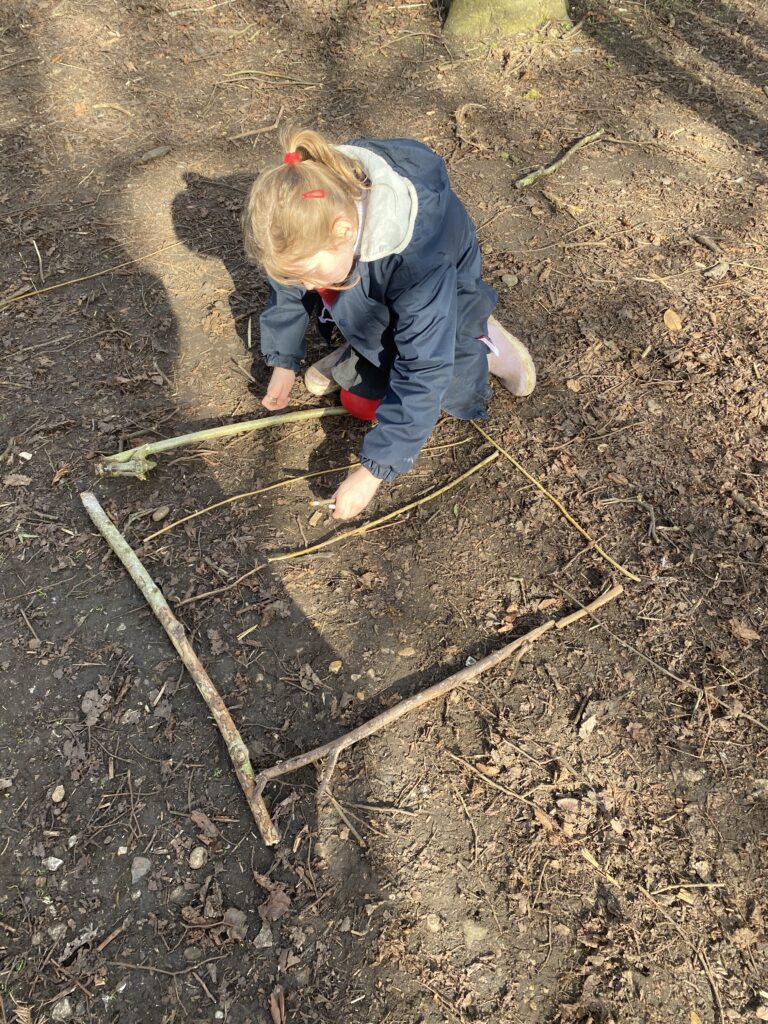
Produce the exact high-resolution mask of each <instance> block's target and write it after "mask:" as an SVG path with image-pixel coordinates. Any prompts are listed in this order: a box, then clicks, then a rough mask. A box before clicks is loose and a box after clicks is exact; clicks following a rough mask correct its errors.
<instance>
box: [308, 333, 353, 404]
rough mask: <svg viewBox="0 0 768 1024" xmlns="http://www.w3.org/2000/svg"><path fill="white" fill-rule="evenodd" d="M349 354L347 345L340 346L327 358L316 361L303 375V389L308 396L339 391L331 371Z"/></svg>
mask: <svg viewBox="0 0 768 1024" xmlns="http://www.w3.org/2000/svg"><path fill="white" fill-rule="evenodd" d="M347 352H349V345H340V346H339V347H338V348H335V349H334V350H333V352H329V353H328V355H327V356H323V358H322V359H318V361H317V362H316V363H313V364H312V365H311V366H310V368H309V369H308V370H307V372H306V373H305V374H304V387H305V388H306V389H307V391H308V392H309V393H310V395H332V394H333V392H334V391H338V390H339V385H338V384H337V383H336V381H335V380H334V379H333V377H332V376H331V370H332V369H333V368H334V366H336V364H337V363H340V362H341V360H342V359H343V358H344V356H345V355H346V354H347Z"/></svg>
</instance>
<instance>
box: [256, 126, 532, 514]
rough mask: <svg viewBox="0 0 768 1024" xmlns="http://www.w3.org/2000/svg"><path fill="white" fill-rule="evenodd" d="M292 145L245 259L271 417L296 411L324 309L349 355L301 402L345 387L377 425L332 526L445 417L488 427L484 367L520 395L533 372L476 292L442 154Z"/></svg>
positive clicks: (468, 245) (331, 365) (471, 232)
mask: <svg viewBox="0 0 768 1024" xmlns="http://www.w3.org/2000/svg"><path fill="white" fill-rule="evenodd" d="M282 143H283V147H284V150H285V155H284V157H283V160H282V163H280V164H278V165H277V166H275V167H272V168H271V169H269V170H266V171H264V172H262V174H260V175H259V177H258V178H257V180H256V181H255V183H254V185H253V187H252V189H251V192H250V194H249V196H248V200H247V202H246V207H245V211H244V218H243V225H244V240H245V250H246V254H247V255H248V257H249V258H250V259H251V260H252V261H253V262H255V263H258V264H260V265H261V267H262V268H263V269H264V271H265V272H266V274H267V277H268V279H269V286H270V295H269V301H268V303H267V306H266V308H265V309H264V312H263V313H262V314H261V321H260V323H261V349H262V353H263V355H264V359H265V360H266V363H267V365H268V366H271V367H273V369H272V376H271V379H270V382H269V387H268V389H267V394H266V396H265V398H264V399H263V404H264V405H265V406H266V408H267V409H282V408H283V407H284V406H286V405H287V404H288V401H289V396H290V391H291V388H292V386H293V383H294V380H295V377H296V372H297V371H298V370H299V367H300V365H301V361H302V359H303V358H304V356H305V354H306V342H305V339H304V335H305V331H306V328H307V324H308V322H309V316H310V314H311V313H312V312H313V311H316V310H317V309H318V308H319V307H320V302H319V300H321V302H322V308H321V309H320V315H319V321H320V323H321V324H323V323H325V324H327V323H329V322H330V321H332V322H333V324H335V326H336V327H337V328H338V330H339V332H340V334H341V335H342V337H343V338H344V339H345V341H346V344H345V345H343V346H341V347H340V348H337V349H336V350H335V351H332V352H330V353H329V354H328V355H327V356H325V357H324V358H323V359H321V360H320V361H319V362H317V363H315V364H314V366H311V367H310V368H309V369H308V370H307V372H306V374H305V377H304V383H305V385H306V387H307V390H309V391H310V392H311V393H312V394H313V395H325V394H330V393H331V392H332V391H335V390H338V389H339V388H340V389H341V401H342V404H343V405H345V407H346V408H347V409H348V410H349V411H350V412H351V413H352V414H353V415H357V416H359V417H360V418H361V419H373V418H374V415H375V418H376V421H377V422H376V425H375V426H374V427H373V428H372V429H371V430H369V431H368V432H367V434H366V435H365V438H364V440H363V444H362V448H361V451H360V466H359V468H357V469H355V470H353V471H352V472H351V473H350V475H349V476H348V477H347V478H346V480H345V481H344V482H343V483H342V484H341V486H340V487H339V488H338V490H337V491H336V493H335V495H334V497H333V499H332V500H333V501H335V504H336V508H335V511H334V517H335V518H336V519H351V518H353V517H354V516H356V515H358V514H359V513H360V512H362V510H363V509H364V508H365V507H366V505H368V503H369V502H370V501H371V499H372V498H373V496H374V495H375V494H376V491H377V490H378V488H379V486H380V485H381V483H382V481H385V480H393V479H394V478H395V477H396V476H398V475H399V474H400V473H404V472H406V471H407V470H408V469H409V468H410V467H411V466H412V465H413V463H414V462H415V460H416V457H417V456H418V454H419V452H420V451H421V448H422V446H423V445H424V443H425V441H426V440H427V438H428V437H429V435H430V434H431V432H432V430H433V428H434V426H435V424H436V423H437V420H438V417H439V415H440V411H441V409H444V410H445V411H446V412H447V413H449V414H450V415H451V416H456V417H457V418H459V419H484V418H485V401H486V400H487V399H488V398H489V396H490V388H489V384H488V372H489V370H490V372H491V373H493V374H494V375H495V376H497V377H498V378H499V380H500V381H501V383H502V384H503V386H504V387H505V388H507V390H508V391H510V392H512V394H514V395H518V396H521V397H522V396H525V395H529V394H530V393H531V391H533V389H534V387H535V384H536V371H535V368H534V365H533V361H532V359H531V356H530V354H529V352H528V350H527V349H526V348H525V346H524V345H523V344H522V342H521V341H519V340H518V339H517V338H516V337H514V335H512V334H510V333H509V332H508V331H506V330H505V329H504V328H503V327H502V326H501V324H499V323H498V322H497V321H496V320H494V319H493V317H491V315H490V314H491V311H492V310H493V308H494V306H495V304H496V293H495V291H494V290H493V289H492V288H490V287H489V286H488V285H487V284H485V283H484V282H483V281H482V278H481V268H480V250H479V247H478V244H477V237H476V234H475V228H474V225H473V224H472V221H471V220H470V218H469V215H468V214H467V211H466V210H465V209H464V207H463V206H462V204H461V202H460V201H459V199H458V198H457V196H456V195H455V194H454V192H453V191H452V190H451V186H450V182H449V181H448V175H447V172H446V168H445V165H444V163H443V161H442V160H441V159H440V157H438V156H437V155H436V154H435V153H433V152H432V151H431V150H430V149H428V148H427V147H426V146H424V145H422V144H421V143H419V142H415V141H412V140H410V139H355V140H354V141H352V142H351V143H349V144H347V145H343V146H333V145H331V144H330V143H329V142H327V141H326V140H325V139H324V138H323V137H322V136H321V135H320V134H319V133H317V132H314V131H309V130H304V131H297V132H291V133H289V134H287V135H285V136H284V137H283V139H282ZM318 297H319V300H318Z"/></svg>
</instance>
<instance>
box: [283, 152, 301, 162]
mask: <svg viewBox="0 0 768 1024" xmlns="http://www.w3.org/2000/svg"><path fill="white" fill-rule="evenodd" d="M283 163H284V164H300V163H301V157H300V156H299V154H298V153H297V152H296V151H295V150H294V151H293V152H292V153H286V154H285V156H284V157H283Z"/></svg>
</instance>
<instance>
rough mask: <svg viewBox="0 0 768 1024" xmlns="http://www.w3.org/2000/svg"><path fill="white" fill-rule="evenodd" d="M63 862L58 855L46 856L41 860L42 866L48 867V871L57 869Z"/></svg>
mask: <svg viewBox="0 0 768 1024" xmlns="http://www.w3.org/2000/svg"><path fill="white" fill-rule="evenodd" d="M63 863H64V861H63V860H61V859H60V858H59V857H46V858H45V860H44V861H43V867H44V868H48V870H49V871H58V870H59V868H60V867H61V865H62V864H63Z"/></svg>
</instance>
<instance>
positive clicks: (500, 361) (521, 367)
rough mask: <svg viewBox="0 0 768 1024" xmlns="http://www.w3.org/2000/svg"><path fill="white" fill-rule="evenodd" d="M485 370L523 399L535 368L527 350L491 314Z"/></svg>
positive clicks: (533, 380)
mask: <svg viewBox="0 0 768 1024" xmlns="http://www.w3.org/2000/svg"><path fill="white" fill-rule="evenodd" d="M488 338H489V340H490V344H488V342H486V344H488V347H489V349H490V350H491V351H490V354H489V355H488V369H489V370H490V371H491V373H492V374H493V375H494V377H498V378H499V381H500V382H501V384H503V386H504V387H505V388H506V389H507V391H509V392H510V393H511V394H513V395H515V396H516V397H517V398H525V397H527V396H528V395H530V394H531V392H532V391H533V389H534V388H535V387H536V367H535V366H534V363H533V359H532V358H531V353H530V352H529V351H528V349H527V348H526V347H525V345H524V344H523V343H522V341H520V339H519V338H516V337H515V335H514V334H510V332H509V331H508V330H507V329H506V328H504V327H502V326H501V324H500V323H499V321H498V320H497V319H496V318H495V317H489V318H488Z"/></svg>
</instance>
